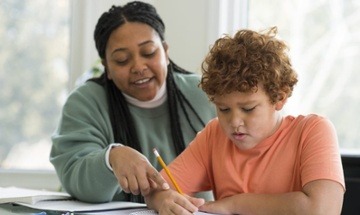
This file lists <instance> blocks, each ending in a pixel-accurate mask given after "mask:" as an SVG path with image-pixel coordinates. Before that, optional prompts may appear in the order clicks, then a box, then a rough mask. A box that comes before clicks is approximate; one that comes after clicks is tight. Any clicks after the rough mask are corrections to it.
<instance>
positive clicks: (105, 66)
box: [101, 59, 111, 80]
mask: <svg viewBox="0 0 360 215" xmlns="http://www.w3.org/2000/svg"><path fill="white" fill-rule="evenodd" d="M101 64H102V65H103V66H104V72H105V73H106V75H107V77H108V79H109V80H111V75H110V72H109V71H108V67H107V63H106V60H105V59H101Z"/></svg>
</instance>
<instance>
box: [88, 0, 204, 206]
mask: <svg viewBox="0 0 360 215" xmlns="http://www.w3.org/2000/svg"><path fill="white" fill-rule="evenodd" d="M125 22H141V23H145V24H147V25H149V26H151V27H152V28H153V29H154V30H155V31H156V32H157V33H158V34H159V37H160V38H161V40H162V41H164V33H165V25H164V23H163V21H162V19H161V18H160V16H159V15H158V14H157V12H156V9H155V8H154V7H153V6H152V5H150V4H148V3H144V2H138V1H134V2H130V3H127V4H126V5H124V6H112V7H111V8H110V10H109V11H108V12H105V13H104V14H103V15H102V16H101V17H100V18H99V21H98V23H97V25H96V28H95V32H94V39H95V44H96V48H97V51H98V54H99V56H100V57H101V58H102V59H105V57H106V56H105V49H106V45H107V42H108V39H109V37H110V35H111V33H112V32H113V31H114V30H115V29H117V28H118V27H120V26H122V25H123V24H125ZM174 72H178V73H183V74H191V73H190V72H188V71H186V70H184V69H183V68H181V67H179V66H177V65H176V64H175V63H174V62H173V61H172V60H170V63H169V65H168V75H167V78H166V89H167V94H168V96H167V98H168V99H167V102H168V107H169V114H170V119H171V120H170V121H171V122H170V123H171V134H172V138H173V143H174V147H175V152H176V154H177V155H179V154H180V153H181V152H182V151H183V150H184V149H185V143H184V137H183V135H182V131H181V126H180V120H179V111H178V106H179V107H180V109H181V111H182V112H183V113H184V115H185V116H186V120H187V122H188V123H189V125H190V127H191V128H192V130H193V131H194V133H197V132H198V131H197V130H196V129H195V128H194V126H193V124H192V123H191V121H190V118H189V114H188V110H187V109H186V107H185V106H187V107H188V108H189V109H190V110H191V111H192V112H193V113H194V114H195V115H196V117H197V119H198V120H199V121H200V123H201V124H202V125H203V126H205V123H204V121H203V120H202V119H201V118H200V116H199V114H198V113H197V112H196V111H195V109H194V108H193V107H192V105H191V104H190V102H189V101H188V100H187V99H186V97H185V96H184V94H183V93H182V92H181V91H180V90H179V89H178V87H177V86H176V84H175V81H174V77H173V73H174ZM106 73H107V71H106V68H105V73H104V74H102V75H101V76H100V77H99V78H94V79H90V81H94V82H96V83H98V84H101V85H103V86H104V87H105V89H106V92H107V96H108V101H109V112H110V119H111V124H112V129H113V133H114V139H115V142H118V143H122V144H124V145H127V146H130V147H132V148H134V149H136V150H137V151H139V152H142V150H141V146H140V143H139V140H138V137H137V133H136V129H135V126H134V122H133V118H132V117H131V114H130V111H129V108H128V104H127V102H126V100H125V98H124V96H123V94H122V93H121V91H120V89H118V88H117V87H116V85H115V84H114V83H113V81H112V80H110V79H108V78H107V75H106ZM127 200H128V201H133V202H144V199H143V197H142V196H141V195H132V194H127Z"/></svg>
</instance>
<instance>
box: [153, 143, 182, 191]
mask: <svg viewBox="0 0 360 215" xmlns="http://www.w3.org/2000/svg"><path fill="white" fill-rule="evenodd" d="M153 151H154V154H155V156H156V158H157V160H158V161H159V163H160V165H161V166H162V168H163V169H164V170H165V172H166V174H167V175H168V176H169V178H170V180H171V182H172V183H173V185H174V187H175V188H176V190H177V191H178V192H179V193H180V194H183V192H182V191H181V189H180V187H179V185H178V184H177V183H176V181H175V179H174V177H173V176H172V175H171V173H170V170H169V169H168V168H167V167H166V164H165V162H164V161H163V159H162V158H161V156H160V154H159V152H158V151H157V150H156V149H155V148H154V149H153Z"/></svg>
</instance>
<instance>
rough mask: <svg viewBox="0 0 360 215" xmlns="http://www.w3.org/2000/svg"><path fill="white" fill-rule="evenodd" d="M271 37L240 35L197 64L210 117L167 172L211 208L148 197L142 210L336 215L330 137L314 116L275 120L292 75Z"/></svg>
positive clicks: (339, 173)
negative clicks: (209, 195)
mask: <svg viewBox="0 0 360 215" xmlns="http://www.w3.org/2000/svg"><path fill="white" fill-rule="evenodd" d="M276 32H277V29H276V28H271V29H270V30H269V31H268V32H266V33H257V32H254V31H251V30H241V31H239V32H237V33H236V34H235V36H234V37H230V36H225V37H223V38H220V39H218V40H217V41H216V42H215V44H214V46H213V47H212V49H211V50H210V53H209V54H208V56H207V57H206V59H205V61H204V63H203V76H202V79H201V83H200V86H201V88H202V89H203V90H204V91H205V92H206V93H207V95H208V97H209V99H210V100H211V101H212V102H213V103H214V104H215V106H216V109H217V116H218V117H217V118H215V119H213V120H212V121H211V122H209V123H208V125H207V126H206V127H205V128H204V129H203V130H202V131H201V132H199V133H198V135H197V136H196V137H195V139H194V140H193V141H192V143H191V144H190V145H189V147H188V148H187V149H186V150H185V151H184V152H183V153H182V154H181V155H180V156H179V157H177V158H176V159H175V160H174V161H173V162H172V163H171V164H170V165H169V169H170V172H172V174H173V175H174V178H175V180H176V181H177V183H178V184H179V186H180V187H181V188H182V190H183V192H184V193H185V194H187V195H192V193H195V192H198V191H203V190H213V192H214V196H215V200H216V201H214V202H208V203H204V201H203V200H202V199H197V198H193V197H190V196H187V195H180V194H178V193H177V192H175V191H174V190H167V191H160V190H155V191H153V192H152V193H151V194H150V195H148V196H146V202H147V204H148V206H149V207H150V208H153V209H155V210H157V211H159V213H160V214H191V213H192V212H194V211H197V210H201V211H205V212H210V213H220V214H245V215H247V214H276V215H279V214H302V215H303V214H326V215H329V214H340V212H341V207H342V201H343V194H344V190H345V185H344V176H343V170H342V165H341V159H340V154H339V150H338V142H337V136H336V131H335V129H334V126H333V125H332V123H331V122H330V121H329V120H327V119H326V118H324V117H321V116H318V115H314V114H310V115H306V116H304V115H299V116H296V117H295V116H282V115H281V113H280V111H281V110H282V108H283V107H284V105H285V103H286V100H287V98H289V97H290V96H291V94H292V91H293V87H294V85H295V84H296V83H297V75H296V72H295V71H294V70H293V68H292V65H291V63H290V60H289V57H288V55H287V46H286V44H285V43H284V42H282V41H280V40H278V39H276V38H275V36H276ZM160 153H161V152H160ZM161 174H162V175H163V176H164V177H165V178H166V179H167V180H168V177H167V176H166V174H164V171H162V172H161ZM168 181H169V180H168Z"/></svg>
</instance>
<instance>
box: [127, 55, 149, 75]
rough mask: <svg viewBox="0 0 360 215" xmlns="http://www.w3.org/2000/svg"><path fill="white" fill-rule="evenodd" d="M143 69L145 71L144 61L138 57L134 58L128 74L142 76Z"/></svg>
mask: <svg viewBox="0 0 360 215" xmlns="http://www.w3.org/2000/svg"><path fill="white" fill-rule="evenodd" d="M145 69H146V64H145V61H144V60H143V59H142V58H141V57H140V56H134V58H133V64H132V66H131V69H130V72H131V73H133V74H140V75H142V74H143V73H144V70H145Z"/></svg>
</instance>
